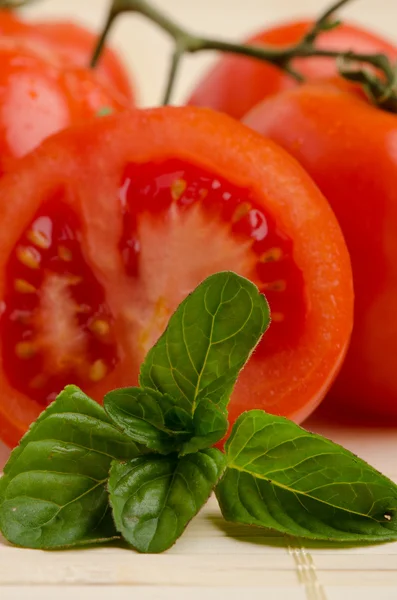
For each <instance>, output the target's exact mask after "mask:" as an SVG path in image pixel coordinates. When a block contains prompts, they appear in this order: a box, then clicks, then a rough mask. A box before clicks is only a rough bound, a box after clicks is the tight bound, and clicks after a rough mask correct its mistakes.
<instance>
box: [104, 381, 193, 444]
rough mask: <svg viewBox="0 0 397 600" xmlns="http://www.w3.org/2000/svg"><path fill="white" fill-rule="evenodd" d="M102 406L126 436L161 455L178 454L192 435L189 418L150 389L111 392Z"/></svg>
mask: <svg viewBox="0 0 397 600" xmlns="http://www.w3.org/2000/svg"><path fill="white" fill-rule="evenodd" d="M104 407H105V410H106V412H107V413H108V415H109V416H110V418H111V419H112V420H113V422H114V423H116V425H117V426H118V427H120V429H122V431H124V433H125V434H126V435H128V437H130V438H131V439H132V440H134V441H135V442H137V443H139V444H143V445H144V446H146V448H148V449H150V450H154V451H155V452H160V453H161V454H169V453H170V452H176V451H178V450H179V448H180V447H181V444H182V443H183V442H184V441H185V440H186V439H189V438H190V437H191V435H192V433H191V432H192V427H193V422H192V418H191V416H190V415H189V414H188V413H186V412H184V411H183V409H180V408H179V407H176V406H175V402H174V400H173V399H172V398H171V397H170V396H166V395H164V394H160V393H159V392H156V391H154V390H149V389H147V388H146V389H142V388H137V387H132V388H124V389H119V390H114V391H113V392H110V393H109V394H107V395H106V396H105V400H104ZM182 428H183V429H182Z"/></svg>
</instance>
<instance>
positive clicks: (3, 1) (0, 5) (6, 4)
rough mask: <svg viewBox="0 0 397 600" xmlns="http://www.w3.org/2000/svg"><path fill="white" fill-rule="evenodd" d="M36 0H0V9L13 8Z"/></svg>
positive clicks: (27, 4)
mask: <svg viewBox="0 0 397 600" xmlns="http://www.w3.org/2000/svg"><path fill="white" fill-rule="evenodd" d="M37 1H38V0H0V10H14V9H17V8H22V7H23V6H29V5H30V4H33V3H34V2H37Z"/></svg>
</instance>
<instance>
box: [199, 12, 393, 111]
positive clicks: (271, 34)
mask: <svg viewBox="0 0 397 600" xmlns="http://www.w3.org/2000/svg"><path fill="white" fill-rule="evenodd" d="M312 24H313V22H312V21H309V20H307V21H296V22H290V23H286V24H284V25H279V26H276V27H274V28H271V29H266V30H263V31H261V32H259V33H258V34H256V35H254V36H252V37H250V38H248V39H247V40H246V43H249V44H256V45H269V46H276V47H282V46H290V45H293V44H296V43H297V42H299V41H300V40H301V39H302V37H303V36H304V35H305V33H307V31H308V29H309V27H310V26H311V25H312ZM317 43H318V47H319V48H329V49H335V50H338V49H341V50H347V49H349V50H350V49H352V50H355V51H357V52H369V53H374V52H383V53H384V54H386V55H387V56H389V57H390V58H391V59H392V60H395V59H397V48H396V47H395V46H394V45H392V44H391V43H389V42H387V41H386V40H384V39H382V38H381V37H379V36H377V35H375V34H373V33H371V32H369V31H366V30H365V29H363V28H361V27H358V26H355V25H353V24H349V23H345V22H344V23H342V24H341V25H340V26H339V27H337V28H336V29H332V30H330V31H327V32H324V33H322V34H321V35H320V36H319V38H318V42H317ZM292 66H293V67H294V68H295V69H296V70H297V71H299V72H300V73H301V74H302V75H303V76H304V77H305V79H308V80H312V79H317V78H319V77H332V76H333V75H336V74H337V69H336V66H335V60H334V59H330V58H305V59H296V60H294V61H293V62H292ZM297 85H298V84H297V82H296V80H294V79H293V78H291V77H290V76H289V75H287V74H286V73H285V72H283V71H282V70H281V69H279V68H277V67H275V66H273V65H271V64H268V63H265V62H262V61H259V60H254V59H250V58H246V57H242V56H235V55H225V56H223V57H222V58H220V59H219V61H218V62H217V63H216V65H215V66H214V67H213V68H212V69H210V71H209V72H208V73H207V74H206V75H205V76H204V78H203V79H202V81H201V82H199V84H198V85H197V86H196V87H195V89H194V90H193V93H192V95H191V96H190V98H189V100H188V104H190V105H193V106H206V107H209V108H213V109H215V110H219V111H221V112H225V113H227V114H228V115H230V116H232V117H234V118H236V119H241V118H242V117H243V116H244V115H245V113H247V112H248V111H249V110H250V109H251V108H252V107H253V106H255V105H256V104H258V102H260V101H261V100H263V99H264V98H267V97H268V96H271V95H273V94H276V93H278V92H280V91H283V90H287V89H290V88H293V87H296V86H297Z"/></svg>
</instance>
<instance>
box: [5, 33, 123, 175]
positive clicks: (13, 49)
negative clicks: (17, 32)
mask: <svg viewBox="0 0 397 600" xmlns="http://www.w3.org/2000/svg"><path fill="white" fill-rule="evenodd" d="M0 65H1V68H0V174H2V173H4V172H6V171H8V170H9V169H10V168H12V167H13V166H14V164H15V159H19V158H20V157H21V156H23V155H24V154H26V153H27V152H29V151H30V150H32V149H33V148H35V147H36V146H37V145H38V144H39V143H40V142H41V141H42V140H43V139H45V138H46V137H48V136H49V135H51V134H53V133H55V132H57V131H60V130H61V129H64V128H65V127H68V126H70V125H72V124H76V123H80V122H85V121H86V120H88V119H91V118H94V117H95V116H97V115H100V114H101V112H107V111H120V110H124V109H125V100H124V98H123V97H122V96H120V95H119V94H118V93H117V92H116V91H112V90H110V89H109V87H108V86H107V85H106V84H105V83H104V82H103V81H102V80H101V78H100V77H99V76H98V75H97V74H96V72H95V71H91V70H90V69H83V68H79V67H72V66H65V65H64V64H63V62H62V60H61V59H59V58H58V57H57V56H56V55H55V53H54V52H53V51H51V50H50V49H49V48H48V47H47V46H46V45H44V46H42V45H39V43H38V42H31V41H29V40H27V39H21V38H13V37H8V36H5V37H0Z"/></svg>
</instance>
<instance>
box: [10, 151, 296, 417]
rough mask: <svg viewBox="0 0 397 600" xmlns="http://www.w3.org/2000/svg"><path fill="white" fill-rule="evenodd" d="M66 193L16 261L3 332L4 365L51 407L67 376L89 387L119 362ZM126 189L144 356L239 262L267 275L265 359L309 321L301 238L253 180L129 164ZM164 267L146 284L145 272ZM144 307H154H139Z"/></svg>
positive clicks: (128, 263) (126, 250) (261, 280)
mask: <svg viewBox="0 0 397 600" xmlns="http://www.w3.org/2000/svg"><path fill="white" fill-rule="evenodd" d="M63 194H64V192H63V191H62V190H61V191H60V192H59V193H57V194H55V195H54V197H53V198H52V199H50V200H49V201H48V202H47V203H46V204H45V205H44V206H43V207H42V208H41V209H40V211H39V212H38V213H37V214H36V216H35V218H34V219H33V221H32V223H31V224H30V225H29V227H28V228H27V229H26V231H25V232H24V234H23V235H22V236H21V238H20V240H19V241H18V243H17V244H16V246H15V248H14V251H13V253H12V254H11V256H10V259H9V262H8V266H7V270H6V278H7V288H6V289H7V291H6V295H5V305H6V310H5V313H4V316H3V319H2V329H1V334H2V336H3V343H4V344H6V343H7V344H8V345H10V346H11V348H12V349H13V351H11V352H10V353H8V354H7V355H6V356H5V364H4V367H5V370H6V373H7V375H8V378H9V380H10V383H11V384H12V385H13V386H14V387H15V388H16V389H18V390H19V391H21V392H22V393H24V394H27V395H29V396H30V397H31V398H32V399H34V400H35V401H37V402H38V403H39V404H40V405H44V406H45V405H47V404H48V403H50V402H51V401H52V400H54V398H55V397H56V395H57V393H59V391H60V390H61V389H62V388H63V387H64V386H65V385H67V384H68V383H75V384H76V385H80V386H82V387H84V388H85V389H87V387H88V388H89V386H90V383H92V382H93V381H94V382H96V381H99V380H101V379H103V378H105V377H106V375H107V374H108V373H110V372H111V371H112V370H113V369H114V367H115V366H116V364H117V361H118V358H117V357H118V354H117V347H116V341H115V335H114V331H113V322H114V319H113V317H112V313H111V310H110V308H109V307H108V306H107V304H106V297H105V291H104V289H103V287H102V286H101V285H100V284H99V282H98V281H97V279H96V278H95V276H94V275H93V273H92V271H91V269H90V268H89V266H88V265H87V263H86V261H85V260H84V258H83V255H82V252H81V246H80V240H81V230H80V226H79V222H78V218H77V216H76V215H75V214H74V213H73V211H72V210H71V209H70V207H68V206H67V205H66V204H65V203H64V202H63V201H62V195H63ZM119 200H120V203H121V205H122V210H123V232H122V236H121V239H120V245H119V247H120V252H121V256H122V258H123V264H124V268H125V273H126V275H127V277H129V278H133V279H135V284H134V290H135V293H132V294H131V297H130V302H131V304H130V305H128V306H127V307H126V315H127V316H126V320H131V317H130V310H131V309H133V308H134V307H137V310H136V312H135V316H134V320H135V321H137V323H136V336H137V340H138V341H137V342H134V347H137V348H138V352H139V360H143V358H144V356H145V354H146V353H147V351H148V350H149V349H150V347H151V346H152V345H153V344H154V343H155V341H156V339H157V338H158V337H159V335H160V334H161V333H162V331H163V330H164V328H165V326H166V324H167V322H168V319H169V317H170V316H171V314H172V312H173V311H174V310H175V308H176V306H177V305H178V303H179V302H180V301H181V300H182V299H183V297H184V296H185V295H186V294H187V293H189V291H191V290H192V289H193V288H194V287H195V286H196V285H198V283H199V282H200V281H201V280H202V279H203V278H205V277H206V276H208V275H209V274H211V273H213V272H215V271H221V270H224V269H230V268H231V266H232V265H233V269H234V270H235V271H236V272H238V273H241V274H242V275H245V276H246V277H249V278H250V279H251V280H252V281H254V282H255V283H256V284H257V285H258V287H259V289H260V290H261V291H262V292H263V293H265V294H266V296H267V298H268V301H269V304H270V306H271V310H272V319H273V326H272V327H271V328H270V330H269V332H268V334H267V335H266V337H265V339H264V340H263V341H262V343H261V345H260V346H259V349H258V351H257V354H256V356H257V358H258V359H259V360H262V359H263V358H264V356H265V355H266V353H271V352H274V351H275V350H276V349H277V348H279V347H282V346H283V345H284V344H285V342H286V340H287V339H288V340H289V343H294V342H295V341H296V339H297V338H298V337H299V335H300V333H301V331H302V328H303V326H304V319H305V298H304V284H303V277H302V273H301V271H300V270H299V268H298V267H297V266H296V264H295V262H294V259H293V242H292V240H291V239H289V238H288V236H286V235H285V234H283V233H282V232H281V231H280V230H279V229H278V228H277V226H276V224H275V222H274V219H273V218H272V217H271V215H270V214H266V211H265V210H264V209H263V207H261V206H260V205H259V204H258V202H256V201H255V195H254V194H253V193H252V192H251V191H250V190H249V189H244V188H239V187H236V186H234V185H232V184H231V183H230V182H228V181H226V180H225V179H223V178H220V177H217V176H215V175H214V174H212V173H211V172H209V171H205V170H203V169H202V168H198V167H197V166H194V165H191V164H188V163H186V162H185V161H176V160H170V161H165V162H164V163H161V164H155V163H148V164H133V163H130V164H129V165H128V166H127V167H126V169H125V173H124V176H123V179H122V182H121V185H120V190H119ZM209 223H211V224H212V225H211V226H208V224H209ZM153 235H154V236H155V237H156V239H154V240H153ZM186 256H188V257H189V260H188V261H186V260H185V257H186ZM208 256H210V257H211V258H210V260H208V259H204V260H203V257H208ZM181 258H182V260H181ZM153 272H154V276H152V275H151V276H150V279H151V281H150V282H149V285H145V283H146V284H147V283H148V282H147V281H146V280H145V274H147V273H150V274H152V273H153ZM162 273H164V274H165V277H164V276H162ZM139 307H144V311H143V313H144V314H143V315H141V316H139V317H138V316H137V315H139ZM22 372H23V373H24V377H23V378H21V373H22ZM131 381H133V378H131Z"/></svg>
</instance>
